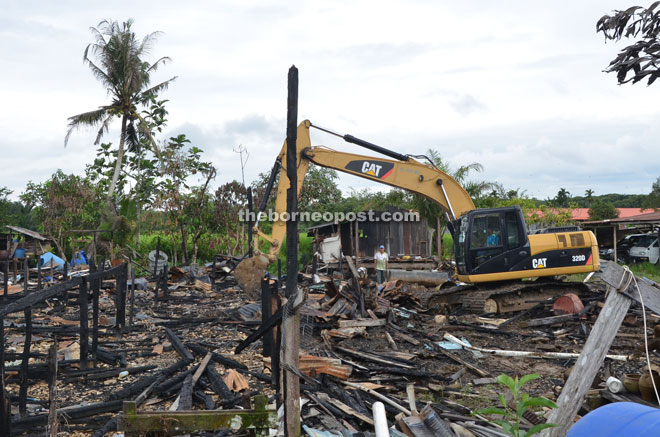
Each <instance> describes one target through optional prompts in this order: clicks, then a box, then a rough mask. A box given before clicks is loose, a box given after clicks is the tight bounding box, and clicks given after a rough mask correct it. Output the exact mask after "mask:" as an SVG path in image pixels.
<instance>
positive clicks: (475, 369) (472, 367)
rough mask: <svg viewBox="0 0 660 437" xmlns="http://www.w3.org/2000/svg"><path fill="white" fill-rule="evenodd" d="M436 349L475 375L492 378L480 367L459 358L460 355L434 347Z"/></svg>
mask: <svg viewBox="0 0 660 437" xmlns="http://www.w3.org/2000/svg"><path fill="white" fill-rule="evenodd" d="M434 349H435V350H436V351H438V352H440V353H441V354H443V355H444V356H446V357H447V358H449V359H451V360H453V361H456V362H457V363H459V364H462V365H463V366H465V367H467V368H468V369H470V370H472V371H473V372H474V373H476V374H477V375H479V376H483V377H486V376H490V373H488V372H486V371H485V370H483V369H480V368H479V367H477V366H475V365H474V364H471V363H468V362H467V361H465V360H464V359H462V358H461V357H459V356H458V355H456V354H455V353H453V352H449V351H446V350H444V349H443V348H441V347H434Z"/></svg>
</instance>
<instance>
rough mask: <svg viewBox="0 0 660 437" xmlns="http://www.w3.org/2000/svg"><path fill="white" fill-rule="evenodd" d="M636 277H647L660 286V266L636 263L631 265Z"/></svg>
mask: <svg viewBox="0 0 660 437" xmlns="http://www.w3.org/2000/svg"><path fill="white" fill-rule="evenodd" d="M629 267H630V270H632V272H633V273H634V274H635V276H639V277H640V278H641V277H646V278H649V279H650V280H652V281H654V282H657V283H659V284H660V265H658V264H651V263H635V264H630V265H629Z"/></svg>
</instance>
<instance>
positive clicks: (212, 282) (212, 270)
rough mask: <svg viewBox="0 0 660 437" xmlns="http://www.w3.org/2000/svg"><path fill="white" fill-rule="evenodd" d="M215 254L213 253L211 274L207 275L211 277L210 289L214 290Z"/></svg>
mask: <svg viewBox="0 0 660 437" xmlns="http://www.w3.org/2000/svg"><path fill="white" fill-rule="evenodd" d="M216 260H217V256H215V255H213V266H212V267H211V274H210V275H209V276H210V278H211V290H213V291H215V264H216Z"/></svg>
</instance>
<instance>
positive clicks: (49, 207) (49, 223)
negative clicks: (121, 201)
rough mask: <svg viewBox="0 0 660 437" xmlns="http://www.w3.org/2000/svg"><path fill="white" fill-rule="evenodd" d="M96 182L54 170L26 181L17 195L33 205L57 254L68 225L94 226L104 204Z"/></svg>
mask: <svg viewBox="0 0 660 437" xmlns="http://www.w3.org/2000/svg"><path fill="white" fill-rule="evenodd" d="M98 194H99V193H98V192H97V191H96V186H95V185H94V184H93V183H91V182H90V181H89V180H88V179H86V178H83V177H80V176H76V175H73V174H71V175H66V174H64V173H63V172H62V171H61V170H58V171H56V172H55V173H54V174H53V175H52V177H51V178H50V180H48V181H46V182H44V183H42V184H34V183H32V182H29V183H28V186H27V188H26V190H25V192H23V194H21V196H20V198H21V200H22V201H23V202H24V203H25V204H26V205H34V211H35V214H36V216H37V218H38V220H39V221H40V222H41V223H42V224H43V232H44V233H46V235H48V236H50V237H51V238H53V240H54V241H55V244H56V245H57V247H58V251H59V254H60V256H64V247H65V243H66V241H67V239H68V238H69V232H70V231H71V230H72V229H95V228H96V227H97V226H98V224H99V222H100V220H101V212H102V211H104V207H103V206H102V205H101V203H100V201H99V196H98Z"/></svg>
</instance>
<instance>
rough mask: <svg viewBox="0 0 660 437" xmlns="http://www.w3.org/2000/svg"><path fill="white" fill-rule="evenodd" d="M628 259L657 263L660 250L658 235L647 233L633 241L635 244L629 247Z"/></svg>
mask: <svg viewBox="0 0 660 437" xmlns="http://www.w3.org/2000/svg"><path fill="white" fill-rule="evenodd" d="M628 254H629V255H630V259H631V260H632V261H633V262H650V263H651V264H657V262H658V259H659V258H660V250H659V248H658V237H656V236H655V235H647V236H645V237H643V238H641V239H640V240H639V241H637V242H636V243H635V246H634V247H632V248H630V252H628Z"/></svg>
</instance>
